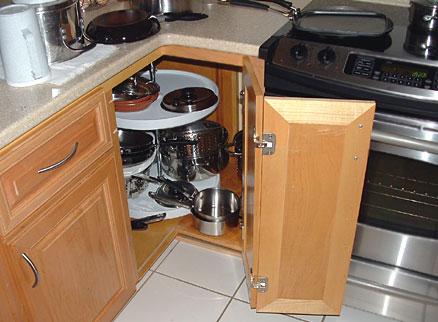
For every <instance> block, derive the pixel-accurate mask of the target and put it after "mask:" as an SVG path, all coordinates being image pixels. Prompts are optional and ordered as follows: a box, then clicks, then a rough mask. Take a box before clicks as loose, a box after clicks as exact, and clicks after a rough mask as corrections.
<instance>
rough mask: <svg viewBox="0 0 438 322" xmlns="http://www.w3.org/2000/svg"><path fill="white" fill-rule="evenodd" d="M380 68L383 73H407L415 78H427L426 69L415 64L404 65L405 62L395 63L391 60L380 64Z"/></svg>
mask: <svg viewBox="0 0 438 322" xmlns="http://www.w3.org/2000/svg"><path fill="white" fill-rule="evenodd" d="M380 70H381V71H382V72H383V73H392V74H398V75H407V76H412V77H417V78H422V79H425V78H428V70H427V69H421V68H418V67H417V66H412V65H406V64H397V63H393V62H384V63H382V64H381V65H380Z"/></svg>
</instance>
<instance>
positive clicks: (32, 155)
mask: <svg viewBox="0 0 438 322" xmlns="http://www.w3.org/2000/svg"><path fill="white" fill-rule="evenodd" d="M111 132H112V131H111V126H110V123H109V117H108V108H107V104H106V99H105V95H104V92H103V91H102V90H100V91H97V92H93V93H91V94H89V95H87V96H86V97H84V98H83V99H81V100H80V101H78V102H75V103H73V104H71V105H69V106H68V107H66V108H65V109H64V110H62V111H61V112H59V113H58V114H56V115H54V116H53V117H51V118H50V119H48V120H47V121H45V122H44V123H42V124H41V125H39V126H38V127H37V128H36V129H34V130H32V131H31V133H28V134H26V137H25V138H23V139H21V140H18V141H19V142H18V144H15V142H14V143H12V144H13V145H14V146H13V147H12V148H9V149H7V151H2V152H3V153H2V154H1V156H0V169H1V170H0V171H1V172H0V183H1V188H2V195H3V196H2V197H3V198H2V199H3V204H2V208H4V209H2V210H4V211H1V214H0V220H1V227H0V228H1V230H2V233H3V234H5V233H7V232H8V231H10V230H11V229H13V228H14V227H15V226H16V225H18V224H19V223H20V222H21V221H22V220H23V219H24V218H25V217H27V216H28V215H29V214H30V213H31V212H32V211H33V210H34V209H36V208H37V207H39V206H40V205H41V204H42V203H43V202H45V201H46V200H48V199H49V198H50V197H51V196H52V195H53V194H54V193H56V192H57V191H58V190H59V189H60V188H62V187H63V185H65V184H66V183H67V182H69V181H70V180H71V179H72V178H73V177H75V176H76V175H77V174H78V173H79V172H80V171H82V170H83V169H85V167H87V166H88V165H89V164H91V163H92V162H93V161H95V160H96V159H97V158H98V157H99V156H100V155H102V154H103V153H104V152H105V151H107V150H108V149H110V148H111V146H112V141H111V139H112V134H111Z"/></svg>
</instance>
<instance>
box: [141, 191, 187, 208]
mask: <svg viewBox="0 0 438 322" xmlns="http://www.w3.org/2000/svg"><path fill="white" fill-rule="evenodd" d="M149 197H151V198H152V199H154V200H155V201H160V202H164V203H166V204H169V205H174V206H177V207H181V208H187V209H190V208H191V205H187V204H185V203H184V202H180V201H179V200H176V199H172V198H166V197H163V196H159V195H157V194H156V193H155V192H152V191H149Z"/></svg>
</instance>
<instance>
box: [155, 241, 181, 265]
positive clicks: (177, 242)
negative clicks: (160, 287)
mask: <svg viewBox="0 0 438 322" xmlns="http://www.w3.org/2000/svg"><path fill="white" fill-rule="evenodd" d="M174 240H176V239H174ZM178 244H179V240H177V241H176V243H175V245H174V246H173V247H172V249H171V250H169V252H168V253H167V254H166V256H164V258H163V259H162V260H161V262H160V263H158V265H157V267H156V268H155V269H150V271H152V272H156V271H157V269H158V268H160V266H161V264H163V263H164V261H165V260H166V258H167V257H168V256H169V255H170V253H172V252H173V250H174V249H175V247H176V246H177V245H178ZM169 246H170V245H169ZM167 249H168V248H166V249H165V250H164V252H165V251H166V250H167ZM158 259H159V257H158V258H157V260H158ZM154 264H155V263H154ZM152 266H154V265H153V264H152ZM152 266H151V267H152Z"/></svg>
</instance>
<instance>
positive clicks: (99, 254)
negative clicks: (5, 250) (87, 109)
mask: <svg viewBox="0 0 438 322" xmlns="http://www.w3.org/2000/svg"><path fill="white" fill-rule="evenodd" d="M118 187H119V182H118V176H117V172H116V162H115V159H114V156H113V157H112V158H111V159H109V160H106V162H105V164H104V165H102V166H101V167H100V168H99V169H98V170H97V171H96V172H94V173H92V175H90V177H89V179H88V180H85V181H84V182H82V183H81V184H80V185H78V186H77V187H76V188H75V189H74V190H73V191H72V192H70V193H69V194H68V195H67V196H66V197H65V198H63V199H62V201H61V202H59V203H57V204H56V205H54V206H53V207H50V209H48V210H47V211H45V212H44V214H41V219H39V220H36V222H35V224H33V225H30V226H29V228H28V229H27V230H26V231H24V232H20V233H19V234H17V235H16V236H14V237H13V238H12V239H11V240H10V241H9V243H8V244H9V245H10V246H11V249H13V252H12V258H13V260H15V261H18V264H17V265H18V270H19V272H20V273H21V274H22V276H21V278H20V277H19V279H20V280H21V279H22V280H23V281H21V282H20V286H21V289H22V292H23V293H24V295H25V297H26V298H27V299H28V303H29V310H30V315H31V316H32V319H31V320H34V321H49V320H52V321H94V320H101V319H103V318H104V317H105V320H107V319H108V318H111V317H113V316H114V314H116V313H117V312H118V310H119V309H120V308H121V307H122V306H123V305H124V303H125V302H126V301H127V299H128V298H129V296H130V295H131V294H132V293H133V292H134V290H135V283H136V274H135V267H134V261H133V254H132V248H131V245H130V242H129V240H128V234H129V233H130V231H129V226H128V222H127V218H123V217H122V216H121V214H122V213H123V211H122V209H121V203H120V193H119V192H120V191H118ZM21 253H25V254H26V255H27V256H28V257H29V258H30V259H31V260H32V262H33V263H34V265H35V267H36V269H37V270H38V272H39V277H40V279H39V284H38V285H37V286H35V287H32V285H33V284H34V282H35V275H34V273H33V271H32V270H31V268H30V266H29V265H28V264H27V263H26V262H25V261H24V260H21V258H20V257H21ZM107 308H108V311H107V310H106V309H107Z"/></svg>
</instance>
